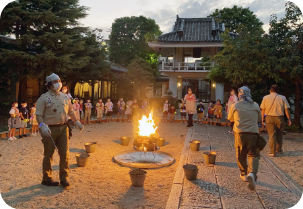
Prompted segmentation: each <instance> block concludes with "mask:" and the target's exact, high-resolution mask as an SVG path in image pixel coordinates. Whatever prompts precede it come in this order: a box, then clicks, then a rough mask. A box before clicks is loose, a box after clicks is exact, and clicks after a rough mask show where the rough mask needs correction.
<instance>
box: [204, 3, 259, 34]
mask: <svg viewBox="0 0 303 209" xmlns="http://www.w3.org/2000/svg"><path fill="white" fill-rule="evenodd" d="M209 16H210V17H216V18H217V19H216V20H217V21H222V22H223V23H224V24H225V28H226V29H228V31H229V32H234V33H239V32H240V31H241V30H242V29H243V27H245V28H247V29H248V30H249V31H253V30H260V28H262V25H263V23H262V22H261V20H260V19H259V18H257V16H256V15H255V14H254V13H253V12H252V11H251V10H250V9H249V7H248V8H243V7H238V6H236V5H234V6H233V7H232V8H227V7H224V8H223V9H220V10H219V9H216V11H215V12H213V13H212V14H210V15H209Z"/></svg>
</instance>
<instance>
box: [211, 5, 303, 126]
mask: <svg viewBox="0 0 303 209" xmlns="http://www.w3.org/2000/svg"><path fill="white" fill-rule="evenodd" d="M301 15H302V14H301V11H300V9H299V8H298V7H297V6H296V5H295V4H293V3H292V2H288V3H286V16H285V17H284V18H281V19H280V20H279V21H278V20H277V18H276V15H272V16H271V20H270V29H269V33H268V34H265V33H264V32H263V31H262V30H254V31H251V30H250V29H249V27H244V26H243V27H242V30H241V31H240V32H239V37H238V38H237V39H232V38H230V36H229V35H228V33H227V32H226V33H224V34H223V35H222V38H223V39H224V42H223V43H224V46H225V47H224V49H223V50H222V51H220V52H219V53H218V54H217V55H216V56H215V57H214V59H213V60H214V61H215V62H216V63H217V64H216V65H215V66H214V67H213V68H212V69H211V72H210V74H209V78H210V79H212V80H214V81H216V82H224V81H230V82H232V83H233V84H234V85H238V86H239V85H241V84H244V83H246V84H251V85H256V84H258V83H261V82H263V83H264V82H266V85H265V86H268V85H269V83H278V84H283V87H284V91H285V92H284V93H286V95H287V94H288V95H287V96H288V99H289V97H291V96H294V97H295V114H294V116H295V118H294V123H295V125H297V126H300V108H301V107H300V100H301V94H302V78H303V69H302V61H303V60H302V59H303V56H302V55H303V54H302V48H303V47H302V46H303V42H302V40H303V23H302V21H300V19H301ZM268 81H270V82H268ZM294 86H295V88H294ZM287 87H289V88H290V89H288V88H287ZM294 90H295V91H294ZM290 92H292V94H291V93H290ZM284 95H285V94H284Z"/></svg>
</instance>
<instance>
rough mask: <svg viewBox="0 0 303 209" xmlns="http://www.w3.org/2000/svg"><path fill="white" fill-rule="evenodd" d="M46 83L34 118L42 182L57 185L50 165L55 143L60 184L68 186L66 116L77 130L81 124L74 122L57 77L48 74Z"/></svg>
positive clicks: (47, 184)
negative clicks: (39, 142) (41, 148)
mask: <svg viewBox="0 0 303 209" xmlns="http://www.w3.org/2000/svg"><path fill="white" fill-rule="evenodd" d="M46 85H47V89H48V92H46V93H45V94H43V95H41V96H40V98H39V99H38V101H37V105H36V118H37V121H38V124H39V128H40V133H41V135H42V142H43V145H44V158H43V165H42V167H43V168H42V170H43V180H42V182H41V184H43V185H46V186H57V185H59V182H56V181H53V178H52V166H51V162H52V159H53V154H54V151H55V146H56V148H57V149H58V153H59V156H60V166H59V167H60V168H59V174H60V184H61V185H62V186H63V187H68V186H69V185H70V184H69V182H68V172H69V166H68V157H69V140H68V139H69V132H68V127H67V125H66V122H67V120H68V116H70V118H71V119H72V121H73V122H74V125H75V126H77V128H79V129H80V131H82V130H83V128H84V127H83V126H82V124H81V123H80V122H79V121H77V119H76V117H75V115H74V111H73V107H72V104H71V101H70V99H69V98H68V96H67V95H66V94H64V93H62V92H60V89H61V87H62V83H61V80H60V78H59V76H58V75H56V74H54V73H53V74H51V75H50V76H47V77H46Z"/></svg>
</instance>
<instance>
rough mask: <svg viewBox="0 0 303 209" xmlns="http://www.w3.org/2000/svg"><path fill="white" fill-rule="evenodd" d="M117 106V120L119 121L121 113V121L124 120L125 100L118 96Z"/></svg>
mask: <svg viewBox="0 0 303 209" xmlns="http://www.w3.org/2000/svg"><path fill="white" fill-rule="evenodd" d="M117 106H118V114H117V122H119V118H120V116H119V115H120V114H121V115H122V122H124V112H125V102H124V101H123V97H120V98H119V101H118V103H117Z"/></svg>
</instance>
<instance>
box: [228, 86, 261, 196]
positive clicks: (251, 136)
mask: <svg viewBox="0 0 303 209" xmlns="http://www.w3.org/2000/svg"><path fill="white" fill-rule="evenodd" d="M238 92H239V93H238V97H239V101H238V102H237V103H234V104H232V105H231V107H230V108H229V113H228V120H230V121H232V122H234V129H233V131H234V137H235V148H236V157H237V164H238V167H239V169H240V171H241V174H240V178H241V179H242V180H243V181H249V184H248V187H249V188H250V189H252V190H253V189H255V182H256V180H257V172H258V168H259V159H260V151H259V150H257V146H258V137H259V127H258V121H260V122H261V110H260V108H259V105H258V104H257V103H255V102H253V100H252V99H251V94H250V89H249V88H248V87H247V86H243V87H241V88H239V90H238ZM247 157H248V165H247Z"/></svg>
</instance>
